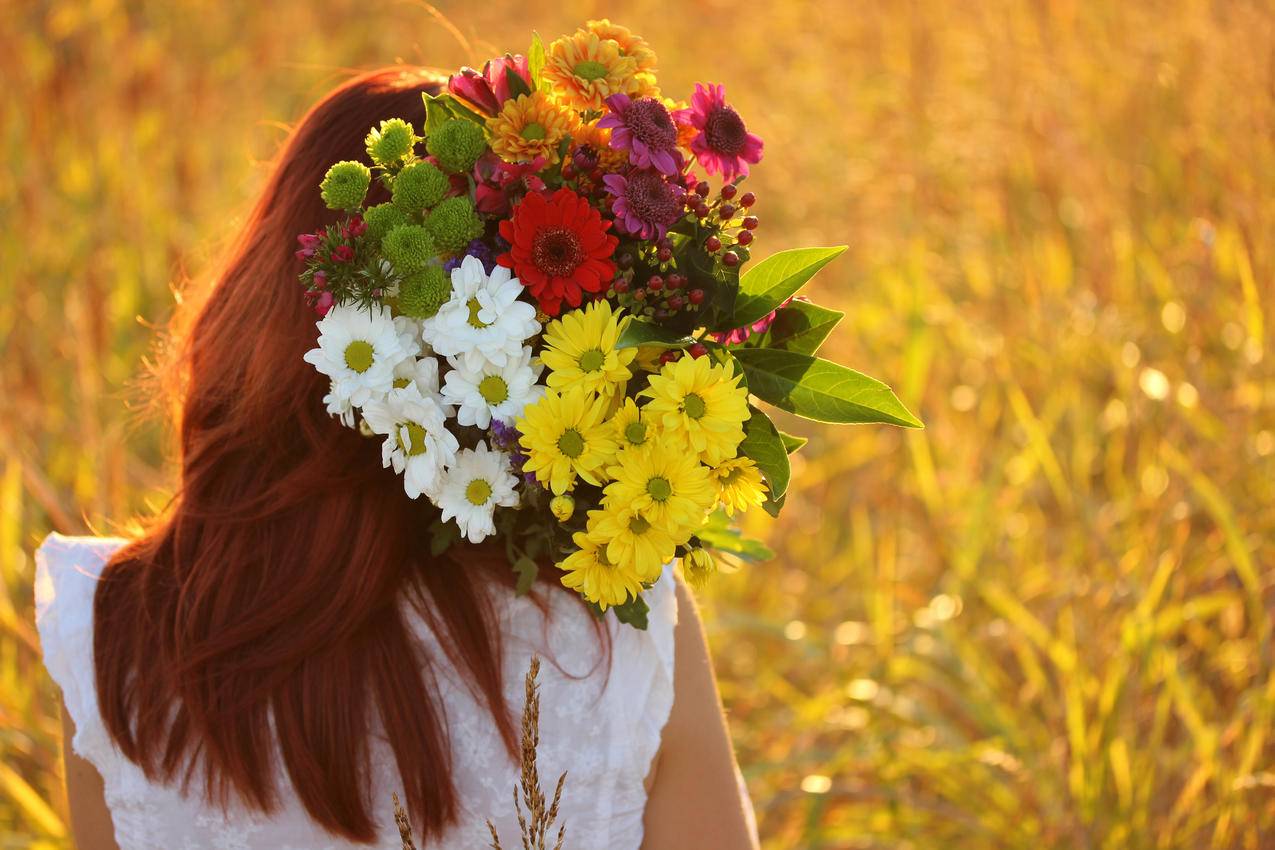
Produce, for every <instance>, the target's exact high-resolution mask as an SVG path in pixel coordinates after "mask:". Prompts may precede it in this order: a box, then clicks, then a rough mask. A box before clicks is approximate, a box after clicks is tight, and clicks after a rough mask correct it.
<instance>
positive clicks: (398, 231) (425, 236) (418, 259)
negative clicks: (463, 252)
mask: <svg viewBox="0 0 1275 850" xmlns="http://www.w3.org/2000/svg"><path fill="white" fill-rule="evenodd" d="M381 253H382V254H384V255H385V259H387V260H389V261H390V265H391V266H393V267H394V270H395V271H397V272H398V273H399V274H401V275H404V276H411V275H414V274H416V273H417V272H419V271H421V270H423V269H424V268H425V267H426V266H427V265H429V264H430V263H432V262H434V261H435V260H436V259H437V258H438V248H437V246H436V245H435V243H434V239H433V237H431V236H430V234H429V233H428V232H427V231H426V230H425V228H424V227H421V226H420V225H419V224H401V225H399V226H398V227H395V228H393V229H391V230H390V232H389V233H387V234H386V235H385V238H384V239H382V240H381Z"/></svg>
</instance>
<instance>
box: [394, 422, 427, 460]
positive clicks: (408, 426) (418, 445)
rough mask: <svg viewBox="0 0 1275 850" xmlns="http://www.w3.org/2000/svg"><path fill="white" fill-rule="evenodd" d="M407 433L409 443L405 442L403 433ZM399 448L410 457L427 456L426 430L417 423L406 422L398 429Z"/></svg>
mask: <svg viewBox="0 0 1275 850" xmlns="http://www.w3.org/2000/svg"><path fill="white" fill-rule="evenodd" d="M404 432H407V442H406V443H404V442H403V433H404ZM397 439H398V448H399V451H401V452H403V453H404V454H405V455H407V456H408V457H415V456H416V455H420V454H425V429H424V428H422V427H421V426H420V425H417V424H416V423H415V422H404V423H403V424H402V425H400V426H399V428H398V437H397Z"/></svg>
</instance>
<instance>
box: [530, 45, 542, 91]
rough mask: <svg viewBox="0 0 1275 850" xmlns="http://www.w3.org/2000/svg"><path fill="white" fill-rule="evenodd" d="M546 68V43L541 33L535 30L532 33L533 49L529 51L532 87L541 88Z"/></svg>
mask: <svg viewBox="0 0 1275 850" xmlns="http://www.w3.org/2000/svg"><path fill="white" fill-rule="evenodd" d="M544 69H545V43H544V40H543V39H541V38H540V33H538V32H533V33H532V34H531V49H530V50H528V51H527V76H529V77H530V78H531V87H532V88H533V89H538V88H540V86H541V83H542V81H541V76H542V75H543V73H544Z"/></svg>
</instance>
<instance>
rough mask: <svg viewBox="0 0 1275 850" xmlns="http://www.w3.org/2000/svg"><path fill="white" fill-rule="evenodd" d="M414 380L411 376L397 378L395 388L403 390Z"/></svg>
mask: <svg viewBox="0 0 1275 850" xmlns="http://www.w3.org/2000/svg"><path fill="white" fill-rule="evenodd" d="M411 382H412V379H411V378H395V379H394V389H396V390H401V389H403V388H404V387H406V386H407V385H408V384H410V383H411Z"/></svg>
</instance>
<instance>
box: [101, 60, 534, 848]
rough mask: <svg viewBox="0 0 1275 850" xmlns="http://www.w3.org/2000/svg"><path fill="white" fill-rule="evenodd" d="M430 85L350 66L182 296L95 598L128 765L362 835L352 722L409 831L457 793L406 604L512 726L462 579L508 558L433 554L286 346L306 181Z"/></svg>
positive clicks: (313, 226)
mask: <svg viewBox="0 0 1275 850" xmlns="http://www.w3.org/2000/svg"><path fill="white" fill-rule="evenodd" d="M437 85H438V82H437V78H434V77H430V76H427V75H422V74H421V73H419V72H416V71H409V70H406V69H390V70H386V71H380V72H376V73H371V74H367V75H364V76H360V77H358V78H356V79H352V80H350V81H349V82H347V83H345V84H344V85H342V86H341V87H339V88H337V89H336V90H335V91H333V92H332V93H330V94H329V95H328V96H327V97H325V98H324V99H323V100H322V101H321V102H320V103H318V104H317V105H316V106H314V107H313V108H312V109H311V110H310V112H309V113H308V114H307V115H306V116H305V117H304V118H303V119H302V121H301V122H300V124H299V125H298V126H297V127H296V129H295V131H294V132H293V133H292V134H291V136H290V138H289V139H288V140H287V142H286V144H285V146H284V147H283V150H282V152H281V154H280V156H279V158H278V161H277V163H276V164H275V166H274V169H273V172H272V173H271V175H270V177H269V179H268V181H267V183H266V186H265V189H264V191H263V193H262V196H261V199H260V200H259V201H258V202H257V204H256V207H255V209H254V210H253V211H252V214H251V215H250V216H249V218H248V220H247V222H246V223H245V225H244V227H243V230H242V233H241V235H240V236H239V238H238V240H237V241H236V243H235V244H234V246H233V248H232V250H231V251H230V252H229V255H228V258H227V259H226V261H225V262H224V264H223V265H222V266H221V269H220V271H219V272H218V273H217V274H216V275H215V276H214V285H213V286H212V287H211V289H210V290H209V291H208V294H207V297H206V300H203V301H202V302H201V303H200V304H199V305H198V307H197V308H193V309H188V313H189V318H188V319H186V320H184V321H183V320H182V319H181V318H180V311H179V319H178V321H177V324H176V325H175V327H176V330H175V331H174V340H173V341H174V343H175V345H174V350H175V354H176V356H175V358H174V362H175V363H176V367H177V369H176V371H177V373H178V374H179V375H180V376H181V381H180V384H179V387H180V388H179V391H178V392H177V394H176V402H177V404H176V407H177V410H176V411H175V415H176V417H177V429H176V431H177V436H178V447H177V448H178V453H179V469H180V483H179V487H178V490H177V494H176V496H175V497H174V499H173V500H172V502H171V503H170V504H169V506H168V507H167V508H166V509H165V510H164V512H163V513H162V514H161V515H160V516H159V517H157V518H156V519H155V520H154V521H153V522H152V523H151V524H150V530H149V531H148V532H147V533H145V534H144V535H142V536H141V537H140V538H139V539H137V540H135V541H133V542H131V543H129V544H128V545H126V546H125V547H124V548H123V549H121V550H120V551H119V552H118V553H117V554H116V555H115V556H114V557H113V558H112V559H111V562H110V563H109V564H108V565H107V567H106V569H105V571H104V574H103V580H102V582H101V584H100V586H99V587H98V590H97V595H96V600H95V604H94V616H95V627H94V655H95V664H96V682H97V692H98V701H99V705H100V708H101V713H102V718H103V720H104V721H105V724H106V728H107V729H108V730H109V732H110V734H111V736H112V737H113V738H114V740H115V743H116V745H117V746H118V747H119V749H120V750H121V751H122V752H123V753H124V755H125V756H127V757H128V758H129V759H131V760H132V761H134V762H135V763H137V764H138V765H139V766H140V767H141V768H142V770H143V771H144V772H145V774H146V775H147V777H148V778H150V779H152V780H153V781H163V782H169V783H180V784H181V785H182V787H183V788H189V787H190V786H191V785H192V783H193V784H194V785H195V786H196V787H200V786H202V788H203V790H204V792H205V793H206V795H207V797H208V799H209V800H210V801H215V802H220V803H221V804H222V805H225V804H226V802H227V801H228V800H229V799H230V798H231V797H232V796H235V797H238V798H239V799H241V800H242V801H244V802H245V803H247V804H248V805H249V806H250V807H253V808H256V809H259V810H262V811H266V812H269V811H271V810H272V809H273V808H274V807H275V806H276V805H277V800H278V788H277V787H276V783H275V781H274V777H275V775H276V770H277V769H279V768H282V769H283V771H285V772H286V775H287V777H288V779H289V780H290V781H291V783H292V785H293V786H294V788H295V790H296V793H297V795H298V797H299V798H300V800H301V802H302V803H303V804H304V806H305V808H306V810H307V811H308V812H309V814H310V816H311V817H312V818H313V819H314V820H315V821H316V822H317V823H319V824H321V825H322V826H323V827H324V828H326V829H327V830H329V831H330V832H332V833H334V834H337V835H340V836H342V837H345V838H347V839H350V840H353V841H359V842H370V841H373V840H375V838H376V827H375V824H376V822H377V820H378V819H377V818H376V817H374V816H373V811H381V810H383V809H384V808H385V806H386V804H387V801H386V800H369V799H368V794H367V777H368V775H369V772H368V771H369V764H368V761H369V748H368V736H369V730H370V729H371V728H372V727H373V725H376V726H377V727H378V728H379V729H380V730H383V732H384V735H385V736H386V737H387V738H388V741H389V746H390V748H391V749H392V750H393V753H394V756H395V759H396V762H397V767H398V769H399V772H400V773H401V775H402V781H403V789H402V790H403V792H404V793H403V796H404V798H405V801H406V804H407V806H408V809H409V811H410V812H411V814H412V816H413V820H415V821H416V822H417V824H418V825H419V828H421V829H422V830H424V832H425V834H426V835H427V836H429V835H436V834H438V833H439V832H441V831H442V829H443V828H444V827H445V826H447V825H448V824H449V823H451V822H453V821H454V820H455V817H456V814H457V810H458V805H457V798H456V792H455V789H454V788H453V785H452V781H451V749H450V745H449V741H448V738H447V734H446V728H445V725H444V717H443V714H442V708H441V706H440V704H439V702H438V700H437V699H436V697H435V694H434V693H433V688H432V686H431V680H430V679H431V662H432V660H433V659H430V658H429V657H427V656H426V655H425V654H424V653H423V652H422V650H421V647H420V646H419V645H418V642H417V641H416V640H415V639H414V638H413V633H412V631H411V623H410V621H409V615H410V612H405V610H404V604H403V603H404V601H405V599H406V600H408V601H412V602H416V603H418V604H416V605H415V608H416V609H417V610H419V611H421V612H422V614H424V615H425V616H427V617H428V618H429V623H430V626H431V627H432V628H433V629H434V631H435V632H436V633H437V634H438V635H439V636H440V640H441V642H442V644H443V646H445V647H446V651H447V655H448V656H449V659H448V660H449V661H450V662H451V663H452V664H453V665H455V667H456V668H457V669H458V670H460V671H461V672H462V673H464V674H466V678H467V679H468V681H469V682H470V683H471V686H472V687H473V689H474V692H475V694H476V695H477V696H478V697H479V698H480V701H481V702H484V703H485V704H486V705H487V707H488V708H489V709H490V712H491V716H492V719H493V722H494V723H495V726H496V728H497V729H498V730H499V732H500V734H501V736H502V737H503V739H504V740H505V742H506V744H507V745H508V747H509V748H510V752H511V753H512V752H513V748H514V743H515V729H514V724H513V720H512V718H511V716H510V713H509V710H508V708H507V706H506V705H505V702H504V699H503V696H502V682H501V664H500V643H499V635H498V633H497V631H496V629H495V627H494V622H493V617H492V612H491V611H490V610H488V608H489V606H488V604H487V597H486V596H485V595H484V592H483V591H484V586H485V584H486V583H488V582H490V581H493V580H497V581H500V580H506V581H507V580H508V575H509V568H508V564H507V563H506V562H504V561H503V559H502V558H501V557H499V556H498V555H497V554H496V553H495V552H494V551H493V550H488V549H482V548H478V547H464V548H463V549H461V548H457V547H453V548H454V549H455V551H453V552H451V553H449V554H447V555H444V556H443V557H438V558H435V557H432V556H431V554H430V550H429V541H428V539H427V535H426V533H425V529H424V528H423V526H424V523H423V521H422V515H423V510H422V507H423V506H422V504H421V503H420V502H416V501H413V500H411V499H409V498H407V496H406V495H405V494H404V492H403V488H402V486H401V482H400V481H399V480H398V479H397V477H396V476H395V475H394V474H393V472H392V471H390V470H385V469H383V468H382V467H381V458H380V447H379V445H378V443H377V442H376V441H375V440H369V439H366V438H364V437H362V436H360V435H359V434H358V433H357V432H356V431H354V430H351V429H349V428H345V427H343V426H342V425H341V424H340V423H339V422H338V421H336V420H334V419H332V418H330V417H329V416H328V415H327V414H326V413H325V412H324V409H323V405H322V403H321V402H320V399H321V398H322V397H323V395H324V393H325V391H326V385H325V379H324V378H323V376H321V375H320V374H319V373H318V372H316V371H315V370H314V369H312V368H311V367H310V366H309V365H307V364H306V363H305V362H303V361H302V355H303V354H304V353H305V351H306V350H307V349H309V348H312V347H313V346H314V343H315V334H316V331H315V326H314V323H315V319H316V317H315V315H314V313H313V311H312V310H311V308H309V307H308V306H307V305H306V303H305V301H304V299H303V298H302V292H301V288H300V286H299V285H298V284H297V282H296V275H297V273H298V271H299V267H298V264H297V262H296V260H295V258H294V257H293V249H294V248H295V236H296V234H299V233H312V232H315V231H317V230H318V229H319V228H320V227H322V226H323V225H324V224H326V223H328V222H330V221H331V220H332V215H333V214H332V213H330V212H329V211H328V210H327V209H325V208H324V206H323V204H322V202H321V200H320V198H319V192H318V185H319V182H320V180H321V179H322V177H323V174H324V172H325V170H326V169H327V168H328V167H329V166H330V165H331V164H332V163H333V162H336V161H338V160H345V159H359V160H361V159H363V158H364V156H365V154H364V150H363V138H364V136H365V135H366V133H367V131H368V129H369V128H370V127H372V126H373V125H375V124H376V123H377V122H379V121H381V120H383V119H386V118H391V117H401V118H404V119H406V120H409V121H411V122H412V123H413V124H414V125H415V126H417V127H420V126H421V125H422V124H423V122H424V116H425V113H424V107H423V104H422V98H421V95H422V93H423V92H427V91H433V90H435V89H436V88H437ZM373 200H375V199H373ZM546 578H548V576H546ZM426 602H428V603H429V604H425V603H426ZM272 723H273V735H272V732H271V724H272ZM276 742H277V747H278V752H279V753H280V754H281V757H282V764H281V765H276V764H275V763H274V762H273V755H272V754H273V753H274V752H275V744H276Z"/></svg>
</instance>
